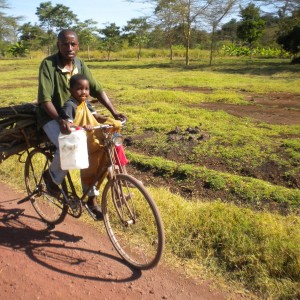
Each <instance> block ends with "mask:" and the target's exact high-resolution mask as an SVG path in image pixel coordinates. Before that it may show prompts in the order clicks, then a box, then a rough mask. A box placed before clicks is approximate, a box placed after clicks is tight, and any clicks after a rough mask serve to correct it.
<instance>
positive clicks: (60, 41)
mask: <svg viewBox="0 0 300 300" xmlns="http://www.w3.org/2000/svg"><path fill="white" fill-rule="evenodd" d="M57 48H58V51H59V53H60V56H61V58H62V60H64V61H71V60H73V59H74V58H75V56H76V55H77V52H78V50H79V43H78V36H77V34H76V32H74V31H73V30H70V29H64V30H62V31H61V32H60V33H59V34H58V36H57Z"/></svg>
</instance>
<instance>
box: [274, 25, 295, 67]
mask: <svg viewBox="0 0 300 300" xmlns="http://www.w3.org/2000/svg"><path fill="white" fill-rule="evenodd" d="M277 42H278V43H279V44H280V45H281V46H282V47H283V49H284V50H286V51H289V52H290V53H292V54H293V60H292V62H294V63H300V60H299V58H298V57H297V54H298V53H299V52H300V26H295V27H294V28H293V29H292V30H291V31H290V32H288V33H287V34H285V35H282V36H280V37H278V39H277Z"/></svg>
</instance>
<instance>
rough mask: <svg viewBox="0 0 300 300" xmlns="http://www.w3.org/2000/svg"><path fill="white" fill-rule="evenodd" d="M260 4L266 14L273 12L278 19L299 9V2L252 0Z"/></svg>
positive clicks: (289, 0) (290, 0)
mask: <svg viewBox="0 0 300 300" xmlns="http://www.w3.org/2000/svg"><path fill="white" fill-rule="evenodd" d="M253 2H257V3H260V4H261V5H260V6H263V7H264V8H265V10H267V11H268V12H270V11H271V12H273V14H276V15H278V16H280V17H287V16H290V15H291V14H292V13H293V12H294V11H295V10H297V9H299V8H300V0H254V1H253Z"/></svg>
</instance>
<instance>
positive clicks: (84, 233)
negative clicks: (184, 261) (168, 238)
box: [0, 182, 246, 300]
mask: <svg viewBox="0 0 300 300" xmlns="http://www.w3.org/2000/svg"><path fill="white" fill-rule="evenodd" d="M0 191H1V192H0V299H5V300H9V299H14V300H16V299H23V300H26V299H30V300H32V299H51V300H52V299H199V300H201V299H218V300H220V299H229V298H230V299H241V298H243V299H246V298H245V297H242V296H240V295H236V294H235V295H234V294H230V293H229V292H226V291H221V290H220V289H218V288H216V286H215V285H213V284H212V282H211V281H202V282H197V281H196V280H193V279H187V278H185V277H184V276H183V275H181V274H179V273H178V272H177V271H174V270H171V269H170V268H168V267H166V266H164V265H163V264H160V265H159V266H158V267H157V268H155V269H153V270H150V271H143V272H139V271H136V270H133V269H130V268H129V267H128V266H126V265H125V264H124V263H123V261H122V260H121V259H120V258H119V256H118V254H117V253H116V252H115V251H114V250H113V248H112V245H111V243H110V241H109V240H108V238H107V237H106V235H104V236H102V235H101V234H100V233H98V232H97V231H96V229H95V228H93V227H92V226H91V225H87V224H83V223H81V222H80V221H79V220H76V219H73V218H72V217H70V216H68V217H67V218H66V220H65V221H64V222H63V223H62V224H60V225H57V226H56V227H55V228H54V229H52V230H48V229H47V228H46V226H45V225H44V224H43V223H42V222H41V221H40V220H39V218H38V216H37V214H36V213H35V211H34V209H33V208H32V206H31V204H30V203H28V202H27V203H24V204H21V205H18V204H17V201H18V200H20V199H21V198H22V196H24V195H23V194H22V193H17V192H15V191H13V190H12V189H11V188H9V187H8V186H7V185H5V184H3V183H1V182H0Z"/></svg>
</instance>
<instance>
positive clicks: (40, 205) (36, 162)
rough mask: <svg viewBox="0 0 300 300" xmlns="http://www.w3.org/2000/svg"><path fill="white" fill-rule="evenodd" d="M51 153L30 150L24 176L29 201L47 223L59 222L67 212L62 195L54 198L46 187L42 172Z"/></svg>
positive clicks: (54, 223) (49, 159) (49, 160)
mask: <svg viewBox="0 0 300 300" xmlns="http://www.w3.org/2000/svg"><path fill="white" fill-rule="evenodd" d="M50 162H51V155H50V154H48V153H46V152H43V151H40V150H38V149H34V150H32V151H31V152H30V153H29V154H28V156H27V158H26V161H25V169H24V177H25V186H26V190H27V193H28V195H32V197H31V199H30V200H31V203H32V205H33V207H34V209H35V211H36V212H37V214H38V215H39V216H40V217H41V219H42V220H44V221H45V222H46V223H49V224H53V225H56V224H59V223H61V222H62V221H63V220H64V218H65V216H66V214H67V212H68V206H67V205H66V204H65V203H64V199H63V196H62V194H61V196H60V197H58V198H56V197H53V196H52V195H50V194H49V193H48V191H47V189H46V185H45V182H44V179H43V176H42V175H43V172H44V171H45V170H46V169H48V168H49V165H50Z"/></svg>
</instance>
